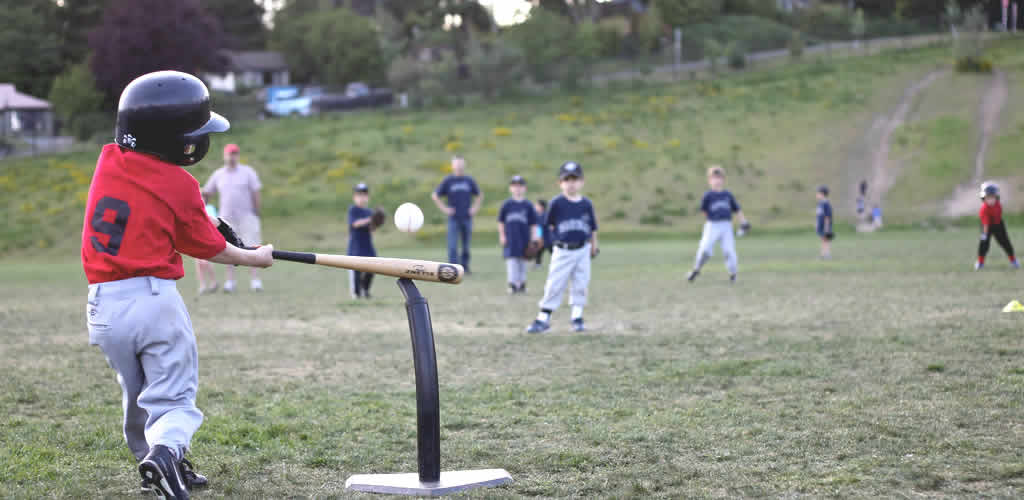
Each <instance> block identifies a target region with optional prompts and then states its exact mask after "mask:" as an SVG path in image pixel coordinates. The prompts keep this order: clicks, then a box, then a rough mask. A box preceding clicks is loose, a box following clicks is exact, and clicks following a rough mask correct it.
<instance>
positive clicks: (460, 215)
mask: <svg viewBox="0 0 1024 500" xmlns="http://www.w3.org/2000/svg"><path fill="white" fill-rule="evenodd" d="M434 192H435V193H437V195H438V196H444V197H445V198H446V199H447V201H448V206H449V207H452V208H454V209H455V214H454V215H452V217H455V218H456V219H468V218H469V217H470V215H469V209H470V207H472V206H473V197H474V196H477V195H479V194H480V188H479V187H477V185H476V181H475V180H473V178H472V177H470V176H468V175H463V176H454V175H449V176H448V177H445V178H444V180H443V181H441V184H440V185H439V186H437V189H436V190H435V191H434Z"/></svg>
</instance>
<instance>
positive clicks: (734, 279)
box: [729, 274, 736, 283]
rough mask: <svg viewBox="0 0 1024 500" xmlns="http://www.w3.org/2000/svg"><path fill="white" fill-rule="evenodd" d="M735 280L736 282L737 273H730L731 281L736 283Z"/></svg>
mask: <svg viewBox="0 0 1024 500" xmlns="http://www.w3.org/2000/svg"><path fill="white" fill-rule="evenodd" d="M735 282H736V275H735V274H730V275H729V283H735Z"/></svg>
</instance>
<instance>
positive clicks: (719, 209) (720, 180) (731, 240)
mask: <svg viewBox="0 0 1024 500" xmlns="http://www.w3.org/2000/svg"><path fill="white" fill-rule="evenodd" d="M708 186H710V187H711V189H709V190H708V191H707V192H706V193H704V198H703V199H701V202H700V211H701V213H703V214H704V217H705V218H706V219H707V220H706V221H705V222H704V232H703V234H702V235H701V238H700V246H699V247H698V248H697V258H696V262H695V263H694V266H693V270H692V271H690V275H689V276H687V277H686V279H687V280H688V281H690V282H691V283H692V282H693V281H694V280H696V279H697V276H698V275H699V274H700V269H701V268H702V267H704V264H705V263H707V261H708V259H710V258H711V256H712V255H713V253H714V247H715V245H716V244H718V245H721V247H722V253H723V254H725V267H726V269H727V270H728V271H729V281H730V282H735V281H736V273H737V271H738V267H739V264H738V257H737V256H736V237H735V235H734V234H733V228H732V217H733V214H736V215H737V216H739V218H740V230H741V231H743V232H744V233H745V232H746V231H749V230H750V223H749V222H747V218H746V217H744V215H743V211H742V210H741V209H740V204H739V202H737V201H736V197H735V196H733V195H732V193H730V192H729V191H726V189H725V170H723V169H722V167H720V166H717V165H715V166H712V167H711V168H709V169H708Z"/></svg>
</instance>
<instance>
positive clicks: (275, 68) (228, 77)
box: [203, 50, 289, 93]
mask: <svg viewBox="0 0 1024 500" xmlns="http://www.w3.org/2000/svg"><path fill="white" fill-rule="evenodd" d="M221 54H222V55H223V56H224V58H225V59H226V60H227V64H226V66H225V68H226V69H225V72H224V73H205V74H203V79H204V80H206V83H207V85H208V86H209V87H210V90H215V91H219V92H230V93H235V92H240V91H243V90H248V89H259V88H263V87H266V86H268V85H288V83H289V75H288V65H287V64H285V61H284V56H282V55H281V53H280V52H269V51H234V50H225V51H223V52H222V53H221Z"/></svg>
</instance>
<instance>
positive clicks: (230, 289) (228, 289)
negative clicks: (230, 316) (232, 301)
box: [224, 281, 235, 293]
mask: <svg viewBox="0 0 1024 500" xmlns="http://www.w3.org/2000/svg"><path fill="white" fill-rule="evenodd" d="M234 291H235V282H234V281H225V282H224V293H234Z"/></svg>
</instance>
